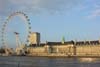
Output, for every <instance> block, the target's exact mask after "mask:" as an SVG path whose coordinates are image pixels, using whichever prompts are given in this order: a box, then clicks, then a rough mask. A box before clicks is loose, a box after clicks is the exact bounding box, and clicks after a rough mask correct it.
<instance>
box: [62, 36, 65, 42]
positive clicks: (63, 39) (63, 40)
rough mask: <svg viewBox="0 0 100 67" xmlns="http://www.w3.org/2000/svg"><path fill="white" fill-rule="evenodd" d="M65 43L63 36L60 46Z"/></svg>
mask: <svg viewBox="0 0 100 67" xmlns="http://www.w3.org/2000/svg"><path fill="white" fill-rule="evenodd" d="M64 43H65V37H64V36H63V37H62V44H64Z"/></svg>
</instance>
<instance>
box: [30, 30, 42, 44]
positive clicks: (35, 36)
mask: <svg viewBox="0 0 100 67" xmlns="http://www.w3.org/2000/svg"><path fill="white" fill-rule="evenodd" d="M29 42H30V45H33V44H36V45H40V33H38V32H32V33H31V34H30V37H29Z"/></svg>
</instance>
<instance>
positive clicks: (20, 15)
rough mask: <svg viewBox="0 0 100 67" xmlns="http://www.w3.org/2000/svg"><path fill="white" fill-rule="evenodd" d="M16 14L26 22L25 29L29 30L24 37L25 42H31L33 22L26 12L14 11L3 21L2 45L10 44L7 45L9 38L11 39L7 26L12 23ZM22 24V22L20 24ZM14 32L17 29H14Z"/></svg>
mask: <svg viewBox="0 0 100 67" xmlns="http://www.w3.org/2000/svg"><path fill="white" fill-rule="evenodd" d="M16 16H18V17H20V18H21V19H22V20H24V24H25V29H26V32H27V34H26V38H23V39H24V41H23V42H24V44H29V40H28V39H29V36H30V34H31V23H30V19H29V18H28V16H27V15H26V14H25V13H23V12H14V13H12V14H10V15H9V16H8V18H7V19H6V21H5V22H4V23H3V25H2V30H1V34H2V35H1V42H2V45H3V46H8V45H7V39H9V38H7V36H6V34H7V33H8V32H7V28H8V25H9V24H11V23H10V21H11V20H12V19H13V18H14V17H16ZM19 25H20V24H19ZM17 27H19V26H17ZM13 32H16V31H13ZM18 33H20V32H18ZM10 36H12V35H10Z"/></svg>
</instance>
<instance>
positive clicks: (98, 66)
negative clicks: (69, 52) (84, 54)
mask: <svg viewBox="0 0 100 67" xmlns="http://www.w3.org/2000/svg"><path fill="white" fill-rule="evenodd" d="M0 67H100V59H99V58H50V57H49V58H48V57H0Z"/></svg>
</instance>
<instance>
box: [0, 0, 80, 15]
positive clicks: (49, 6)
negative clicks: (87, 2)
mask: <svg viewBox="0 0 100 67" xmlns="http://www.w3.org/2000/svg"><path fill="white" fill-rule="evenodd" d="M79 1H80V0H0V15H3V16H4V15H7V14H9V13H12V12H14V11H25V12H30V13H34V12H38V11H44V10H46V11H48V12H50V11H53V12H61V11H64V10H68V9H70V8H72V7H74V6H76V5H77V4H78V3H79Z"/></svg>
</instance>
